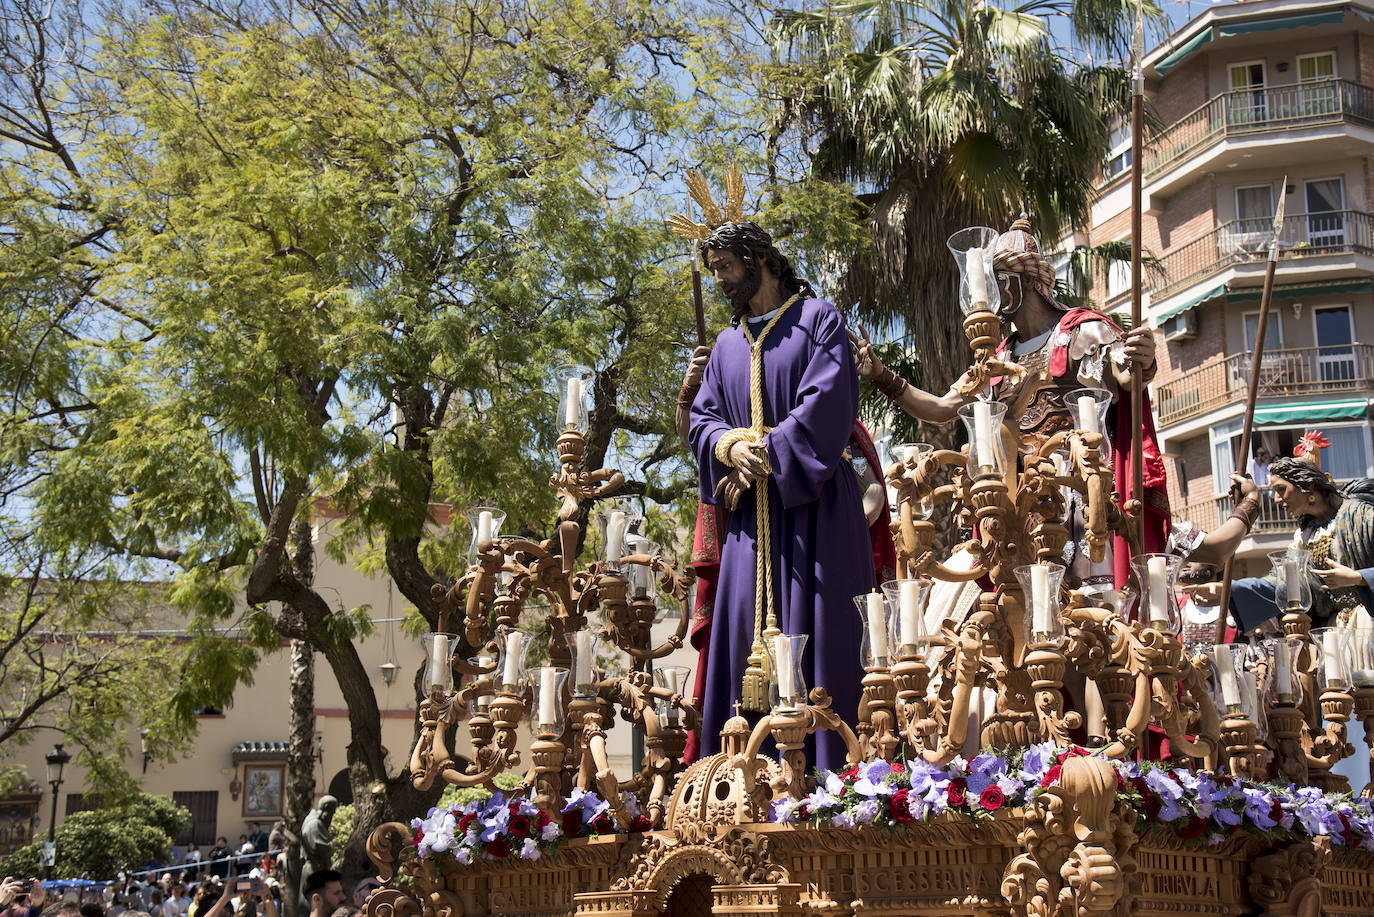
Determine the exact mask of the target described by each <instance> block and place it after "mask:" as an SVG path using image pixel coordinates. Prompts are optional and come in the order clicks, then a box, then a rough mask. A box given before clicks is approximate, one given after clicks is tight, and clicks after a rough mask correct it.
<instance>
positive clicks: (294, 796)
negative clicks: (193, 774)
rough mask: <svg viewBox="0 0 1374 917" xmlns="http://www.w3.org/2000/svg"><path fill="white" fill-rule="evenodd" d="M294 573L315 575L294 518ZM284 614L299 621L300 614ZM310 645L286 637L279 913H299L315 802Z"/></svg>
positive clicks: (308, 543)
mask: <svg viewBox="0 0 1374 917" xmlns="http://www.w3.org/2000/svg"><path fill="white" fill-rule="evenodd" d="M292 541H293V542H294V547H295V552H294V555H295V556H294V558H293V566H294V567H295V572H296V576H297V578H298V579H299V580H300V581H301V583H302V584H304V585H306V586H308V585H310V584H311V582H313V580H314V572H315V571H314V566H315V554H314V551H315V546H314V544H313V543H312V535H311V528H310V524H309V523H307V522H303V521H302V522H297V523H296V524H295V526H294V528H293V531H292ZM286 614H288V615H290V616H291V617H292V618H295V619H296V622H295V623H297V625H298V626H301V624H300V622H301V617H302V616H301V613H300V612H299V611H297V610H296V609H294V608H288V609H287V610H286ZM314 744H315V650H314V648H312V647H311V645H310V644H309V643H308V642H307V641H305V640H299V639H298V640H292V641H291V720H290V727H289V737H288V744H287V757H286V774H287V784H286V831H287V843H286V874H285V887H284V888H283V889H282V907H283V910H284V911H285V914H284V917H298V913H299V914H301V915H303V914H304V911H303V910H300V908H301V901H300V896H299V889H300V881H301V842H300V837H301V823H302V822H303V821H305V816H306V815H307V814H309V812H310V810H311V809H312V808H313V807H314V804H315V756H314Z"/></svg>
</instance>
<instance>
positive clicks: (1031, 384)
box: [995, 332, 1083, 445]
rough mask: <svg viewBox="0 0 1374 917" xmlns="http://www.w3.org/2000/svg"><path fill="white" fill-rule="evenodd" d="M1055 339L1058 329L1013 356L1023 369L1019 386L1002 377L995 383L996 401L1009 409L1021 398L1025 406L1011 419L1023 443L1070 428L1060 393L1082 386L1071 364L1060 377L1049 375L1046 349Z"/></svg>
mask: <svg viewBox="0 0 1374 917" xmlns="http://www.w3.org/2000/svg"><path fill="white" fill-rule="evenodd" d="M1058 338H1059V334H1058V332H1055V333H1052V334H1050V335H1049V336H1048V337H1047V338H1046V339H1045V343H1044V344H1043V345H1041V346H1040V347H1039V348H1038V349H1036V350H1032V351H1030V352H1029V353H1024V354H1022V355H1020V356H1019V357H1017V358H1016V362H1017V363H1018V364H1019V365H1021V366H1024V367H1025V368H1026V375H1025V377H1024V379H1023V380H1022V382H1021V383H1020V384H1019V385H1016V384H1013V383H1012V382H1011V381H1010V380H1008V379H1003V380H1002V382H1001V383H999V384H998V386H997V390H996V393H995V395H996V398H997V400H998V401H1001V402H1003V403H1005V404H1008V405H1011V406H1012V409H1013V410H1014V409H1015V405H1016V404H1017V403H1018V401H1022V400H1023V398H1024V403H1025V408H1024V409H1023V410H1022V411H1021V416H1019V417H1013V418H1011V420H1012V421H1013V422H1014V423H1016V425H1017V427H1018V428H1019V429H1020V431H1021V441H1022V443H1023V444H1024V445H1029V444H1030V442H1031V441H1032V440H1033V438H1034V436H1035V435H1036V434H1044V435H1046V436H1048V435H1050V434H1053V433H1058V432H1059V431H1060V430H1072V429H1073V417H1072V415H1071V414H1070V413H1069V409H1068V408H1067V407H1065V406H1064V396H1065V395H1066V394H1068V393H1069V392H1071V391H1073V390H1074V389H1077V388H1082V387H1083V385H1082V383H1081V382H1079V381H1078V374H1077V373H1076V372H1075V371H1074V367H1072V366H1071V367H1070V368H1069V372H1067V373H1065V374H1064V376H1063V378H1061V379H1055V378H1052V377H1051V376H1050V373H1049V365H1050V351H1051V350H1052V349H1053V347H1054V345H1055V343H1056V341H1057V339H1058Z"/></svg>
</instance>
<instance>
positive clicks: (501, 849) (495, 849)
mask: <svg viewBox="0 0 1374 917" xmlns="http://www.w3.org/2000/svg"><path fill="white" fill-rule="evenodd" d="M487 853H489V854H491V855H492V856H493V857H495V858H496V859H498V860H503V859H505V858H506V857H508V856H510V841H509V840H508V839H507V838H506V836H505V835H504V834H498V835H496V837H495V838H494V839H492V840H490V841H487Z"/></svg>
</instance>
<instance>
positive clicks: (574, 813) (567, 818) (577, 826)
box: [563, 809, 582, 837]
mask: <svg viewBox="0 0 1374 917" xmlns="http://www.w3.org/2000/svg"><path fill="white" fill-rule="evenodd" d="M581 830H582V810H581V809H569V810H568V811H566V812H564V813H563V833H564V834H566V835H567V836H568V837H577V835H578V833H579V832H581Z"/></svg>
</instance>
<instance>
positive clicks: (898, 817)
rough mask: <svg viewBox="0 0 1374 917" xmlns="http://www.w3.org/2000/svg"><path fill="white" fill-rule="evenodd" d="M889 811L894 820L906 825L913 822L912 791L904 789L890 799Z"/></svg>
mask: <svg viewBox="0 0 1374 917" xmlns="http://www.w3.org/2000/svg"><path fill="white" fill-rule="evenodd" d="M887 805H888V810H889V811H891V812H892V820H893V821H895V822H900V823H902V824H906V823H907V822H909V821H911V820H912V816H911V791H910V790H908V789H907V788H906V787H902V788H901V789H900V790H898V791H897V792H895V793H893V794H892V795H891V796H890V797H889V798H888V803H887Z"/></svg>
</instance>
